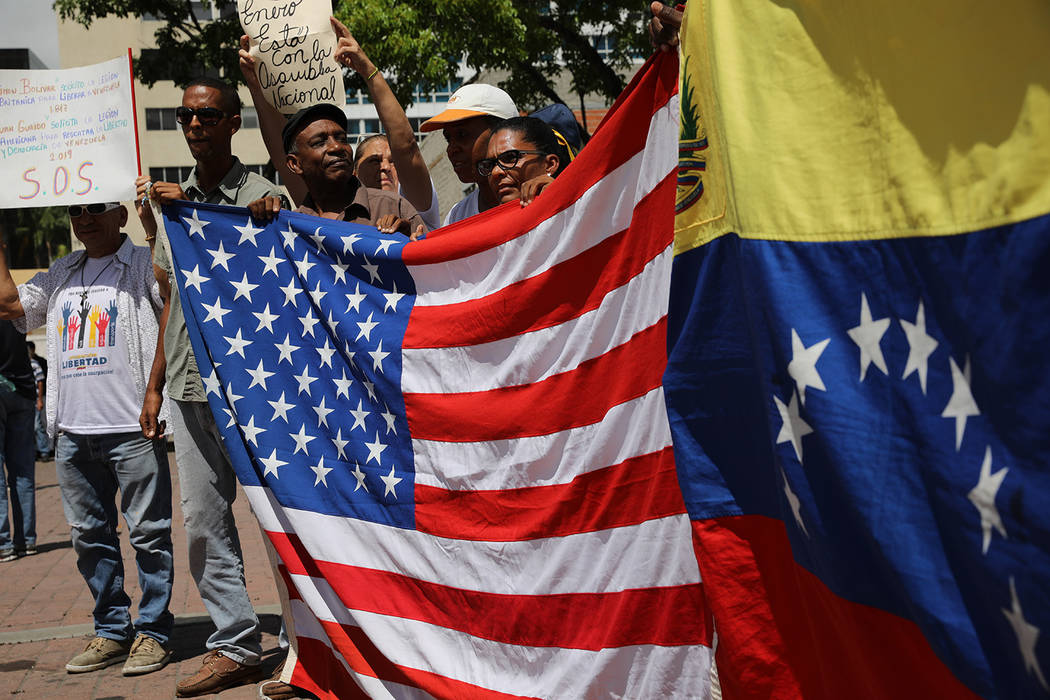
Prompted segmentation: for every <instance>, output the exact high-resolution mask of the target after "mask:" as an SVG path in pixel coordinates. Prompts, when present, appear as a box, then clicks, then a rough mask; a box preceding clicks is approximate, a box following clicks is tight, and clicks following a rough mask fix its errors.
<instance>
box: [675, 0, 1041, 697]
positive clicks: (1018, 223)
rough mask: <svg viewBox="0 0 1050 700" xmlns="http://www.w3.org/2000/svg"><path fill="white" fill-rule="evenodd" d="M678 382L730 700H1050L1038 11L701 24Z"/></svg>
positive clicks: (896, 8) (745, 11) (689, 50)
mask: <svg viewBox="0 0 1050 700" xmlns="http://www.w3.org/2000/svg"><path fill="white" fill-rule="evenodd" d="M685 23H686V26H685V28H684V31H683V71H682V73H683V83H682V90H681V92H682V129H683V133H682V166H681V177H680V181H679V183H680V188H679V197H678V204H679V215H678V219H677V229H678V230H677V241H676V245H677V252H678V255H677V257H676V260H675V265H674V273H673V282H672V302H671V312H670V315H669V328H670V336H671V338H672V347H671V350H670V358H669V364H668V372H667V375H666V377H665V390H666V391H667V396H668V404H669V414H670V419H671V424H672V433H673V435H674V444H675V457H676V461H677V464H678V468H679V470H680V475H681V481H682V484H683V491H684V494H685V499H686V504H687V507H688V509H689V514H690V517H691V518H692V519H693V521H694V522H693V530H694V535H695V539H696V543H697V550H698V552H699V556H700V558H699V562H700V568H701V572H702V574H703V577H704V590H705V592H706V593H707V596H708V601H709V603H710V605H711V608H712V613H713V616H714V622H715V628H716V631H717V634H718V656H717V661H718V668H719V678H720V680H721V683H722V690H723V693H724V697H726V698H769V697H777V698H788V697H805V698H859V697H863V698H949V697H950V698H962V697H973V696H982V697H987V698H1040V697H1047V696H1048V680H1050V639H1047V633H1048V632H1050V401H1048V399H1047V397H1048V396H1050V359H1048V358H1050V354H1048V352H1047V347H1048V346H1050V323H1048V321H1047V319H1048V318H1050V273H1048V261H1050V8H1048V5H1047V4H1046V3H1045V2H1037V1H1031V2H1025V1H1021V0H1008V1H1007V2H1005V3H998V4H996V5H994V6H993V5H987V4H982V3H976V2H964V3H961V4H960V3H958V2H945V1H942V0H934V1H932V2H924V3H921V4H919V5H916V4H914V3H906V2H902V1H900V0H892V1H890V2H881V3H878V4H877V5H876V4H872V3H846V4H842V3H838V4H836V3H819V2H818V3H812V2H806V3H803V2H770V1H768V0H724V1H723V0H702V1H700V0H697V1H696V2H690V3H689V5H688V7H687V10H686V17H685Z"/></svg>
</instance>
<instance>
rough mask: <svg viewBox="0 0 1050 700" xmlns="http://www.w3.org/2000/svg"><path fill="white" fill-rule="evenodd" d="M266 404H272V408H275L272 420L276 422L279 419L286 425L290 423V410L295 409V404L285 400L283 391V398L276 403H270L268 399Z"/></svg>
mask: <svg viewBox="0 0 1050 700" xmlns="http://www.w3.org/2000/svg"><path fill="white" fill-rule="evenodd" d="M266 403H268V404H270V407H271V408H273V417H272V418H270V420H271V421H275V420H277V419H278V418H280V419H281V420H283V421H284V422H285V423H287V422H288V409H289V408H293V407H294V406H295V404H291V403H288V402H286V401H285V400H284V392H283V391H282V392H281V398H279V399H277V400H276V401H270V400H269V399H267V400H266Z"/></svg>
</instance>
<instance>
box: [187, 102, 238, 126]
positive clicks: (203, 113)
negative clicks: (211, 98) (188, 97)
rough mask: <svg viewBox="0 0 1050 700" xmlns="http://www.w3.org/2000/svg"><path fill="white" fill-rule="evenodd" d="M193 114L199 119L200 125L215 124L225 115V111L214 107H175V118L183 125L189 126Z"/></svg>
mask: <svg viewBox="0 0 1050 700" xmlns="http://www.w3.org/2000/svg"><path fill="white" fill-rule="evenodd" d="M194 115H196V116H197V119H198V120H200V123H201V126H215V125H216V124H218V123H219V122H220V121H222V119H223V117H225V116H226V112H223V111H222V110H221V109H215V108H214V107H200V108H199V109H191V108H189V107H176V108H175V120H176V121H178V122H179V124H182V125H183V126H189V125H190V123H191V122H192V121H193V116H194Z"/></svg>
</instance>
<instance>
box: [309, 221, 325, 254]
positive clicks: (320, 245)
mask: <svg viewBox="0 0 1050 700" xmlns="http://www.w3.org/2000/svg"><path fill="white" fill-rule="evenodd" d="M310 238H311V239H312V240H313V242H314V245H315V246H317V252H318V253H323V252H324V236H322V235H321V227H320V226H318V227H317V228H316V229H314V232H313V233H311V234H310Z"/></svg>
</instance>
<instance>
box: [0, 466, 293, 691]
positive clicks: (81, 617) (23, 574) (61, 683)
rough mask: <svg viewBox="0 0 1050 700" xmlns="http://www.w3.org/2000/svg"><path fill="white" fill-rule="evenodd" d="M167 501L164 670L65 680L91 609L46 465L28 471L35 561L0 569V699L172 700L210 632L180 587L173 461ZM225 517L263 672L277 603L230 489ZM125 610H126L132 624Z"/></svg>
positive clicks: (130, 585) (87, 631)
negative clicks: (168, 654)
mask: <svg viewBox="0 0 1050 700" xmlns="http://www.w3.org/2000/svg"><path fill="white" fill-rule="evenodd" d="M168 461H169V463H170V466H171V473H172V482H173V486H174V491H175V493H174V494H173V496H172V498H173V500H172V509H173V513H174V522H173V526H172V539H173V543H174V548H175V584H174V590H173V593H172V600H171V611H172V613H174V614H175V616H176V622H175V631H174V633H173V635H172V644H171V646H172V652H173V653H172V662H171V663H170V664H168V666H167V667H166V668H164V669H163V670H160V671H157V672H154V673H150V674H146V675H144V676H138V677H132V678H125V677H124V676H122V675H121V673H120V665H119V664H118V665H115V666H110V667H109V668H106V669H102V670H101V671H95V672H94V673H81V674H68V673H66V671H65V665H66V662H67V661H69V659H71V658H72V657H73V656H75V655H76V654H77V653H79V652H80V651H81V650H82V649H83V648H84V646H85V645H86V644H87V643H88V642H89V641H90V640H91V637H92V636H93V634H92V625H91V610H92V607H93V602H92V599H91V594H90V593H89V592H88V589H87V584H85V583H84V580H83V579H82V578H81V576H80V573H79V572H78V571H77V568H76V555H75V554H74V553H73V548H72V544H71V542H70V540H69V526H68V525H67V524H66V521H65V517H64V516H63V514H62V501H61V497H60V495H59V488H58V483H57V480H56V477H55V464H54V462H37V465H36V467H37V469H36V489H37V491H36V507H37V547H38V550H39V553H38V554H37V555H35V556H32V557H23V558H21V559H18V560H16V561H13V562H7V563H0V699H2V698H7V697H11V698H17V699H19V700H53V699H56V698H61V699H62V700H122V699H127V700H132V699H133V698H134V699H135V700H153V699H154V698H173V697H175V683H176V682H177V681H178V680H179V679H181V678H185V677H186V676H189V675H192V674H193V673H195V672H196V671H197V669H198V668H199V667H200V661H201V657H202V656H203V655H204V653H205V648H204V642H205V640H206V639H207V638H208V635H209V634H211V633H212V631H214V629H215V628H214V626H213V625H212V624H211V620H210V619H209V618H208V616H207V613H206V612H205V610H204V604H203V603H202V602H201V599H200V595H199V594H198V593H197V587H196V586H195V585H194V583H193V579H192V578H190V574H189V564H188V561H187V555H186V535H185V531H184V529H183V526H182V513H181V511H180V510H179V493H178V478H177V472H176V470H175V463H174V457H173V455H172V454H171V453H169V455H168ZM238 491H239V493H238V496H237V501H236V503H235V504H234V512H235V514H236V518H237V527H238V530H239V532H240V536H241V545H242V547H243V549H244V558H245V572H246V576H247V581H248V594H249V596H250V597H251V599H252V602H253V603H254V604H255V608H256V612H257V613H258V614H259V617H260V620H261V621H262V624H263V629H264V634H263V649H264V651H265V652H266V656H265V657H264V666H265V667H266V668H267V669H272V668H273V664H275V663H276V662H277V656H276V653H277V636H276V635H277V632H278V630H279V628H280V603H279V598H278V594H277V588H276V586H275V585H274V582H273V577H272V575H271V573H270V564H269V560H268V559H267V556H266V551H265V548H264V546H263V540H262V532H261V531H260V530H259V526H258V524H257V522H256V520H255V516H253V515H252V514H251V511H250V509H249V507H248V499H247V498H246V497H245V496H244V493H243V492H242V491H240V489H238ZM121 549H122V552H123V555H124V569H125V590H127V593H128V595H129V596H130V597H131V599H132V601H135V602H137V601H138V599H139V595H140V594H139V589H138V581H137V580H136V579H137V575H136V569H135V559H134V551H133V550H132V548H131V545H130V544H129V543H128V537H127V526H126V525H125V524H124V523H121ZM134 614H135V610H134V608H133V609H132V619H134ZM208 697H217V698H221V699H222V700H248V699H249V698H256V697H257V694H256V686H255V684H251V685H246V686H241V687H237V688H231V689H229V690H226V691H223V692H222V693H219V694H218V695H213V696H208Z"/></svg>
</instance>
